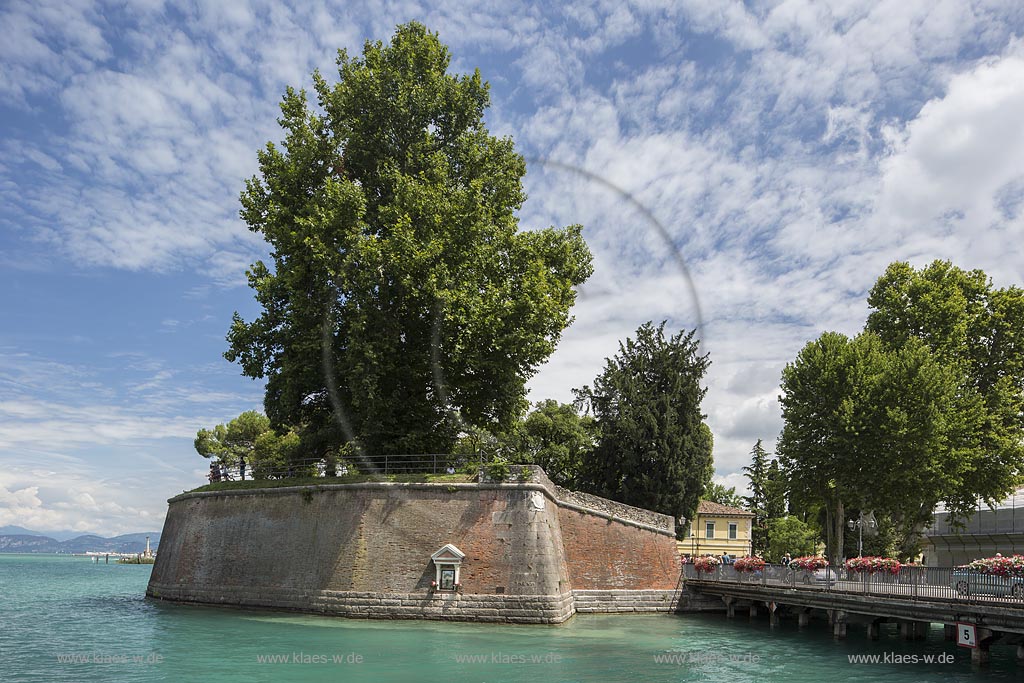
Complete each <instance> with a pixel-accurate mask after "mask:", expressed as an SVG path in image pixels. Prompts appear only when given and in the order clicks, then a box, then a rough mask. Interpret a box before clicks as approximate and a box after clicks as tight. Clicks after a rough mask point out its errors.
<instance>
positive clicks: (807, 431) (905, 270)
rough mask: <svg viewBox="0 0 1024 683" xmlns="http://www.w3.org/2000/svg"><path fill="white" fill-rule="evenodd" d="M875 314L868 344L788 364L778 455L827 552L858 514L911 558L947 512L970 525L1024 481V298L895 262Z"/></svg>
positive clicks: (947, 267) (842, 346) (933, 268)
mask: <svg viewBox="0 0 1024 683" xmlns="http://www.w3.org/2000/svg"><path fill="white" fill-rule="evenodd" d="M868 304H869V305H870V306H871V308H872V311H871V313H870V315H869V316H868V320H867V325H866V328H867V329H866V331H865V332H864V333H863V334H861V335H860V336H858V337H857V338H855V339H853V340H850V339H847V338H846V337H844V336H842V335H837V334H834V333H827V334H824V335H822V336H821V337H820V338H819V339H818V340H816V341H815V342H812V343H810V344H808V345H807V347H805V348H804V350H803V351H801V353H800V356H798V358H797V360H796V361H795V362H794V363H793V364H791V365H790V366H787V368H786V370H785V372H784V373H783V385H782V388H783V392H784V394H785V395H784V396H783V398H782V404H783V418H784V419H785V421H786V425H785V427H784V429H783V433H782V435H781V437H780V440H779V447H778V451H779V454H780V459H781V461H782V464H783V467H784V469H785V470H786V474H787V476H788V479H789V482H790V487H791V493H792V495H793V497H795V498H797V499H799V500H801V501H817V502H819V503H821V504H822V505H823V506H824V510H825V514H826V519H825V526H826V529H827V530H828V532H827V534H826V536H827V538H828V545H829V549H830V553H837V552H841V549H842V548H843V546H844V543H843V536H844V532H843V527H844V522H845V520H846V517H848V514H846V513H845V507H847V506H852V507H854V508H858V509H861V508H862V509H871V510H874V511H875V512H876V513H877V514H878V515H879V518H880V519H885V520H886V523H887V524H891V525H892V534H893V537H894V538H895V539H896V541H895V545H896V549H895V550H893V553H892V554H897V555H899V556H901V557H910V556H912V555H913V554H914V551H915V549H916V547H917V545H918V541H919V538H920V533H921V530H922V529H923V528H924V526H925V525H926V524H927V522H928V521H929V520H930V519H931V516H932V512H933V510H934V509H935V506H936V505H937V504H938V503H940V502H941V503H943V504H944V505H945V507H946V509H947V510H948V511H950V512H951V513H953V515H954V516H956V515H959V516H964V515H969V514H971V512H973V511H974V510H975V509H976V506H977V502H978V499H979V498H981V499H983V500H985V501H987V502H990V503H991V502H995V501H997V500H999V499H1001V498H1003V497H1005V496H1006V495H1008V494H1009V493H1010V492H1012V491H1013V490H1014V488H1015V487H1016V486H1017V485H1018V484H1019V483H1020V482H1021V480H1022V466H1024V421H1022V415H1024V290H1021V289H1019V288H1017V287H1010V288H1006V289H995V288H994V287H993V286H992V284H991V282H990V281H989V279H988V278H987V276H986V275H985V274H984V273H983V272H982V271H979V270H975V271H970V272H968V271H963V270H961V269H959V268H957V267H956V266H953V265H952V264H951V263H949V262H945V261H936V262H934V263H932V264H931V265H929V266H927V267H925V268H923V269H921V270H920V271H917V270H914V269H913V268H912V267H910V266H909V265H908V264H906V263H893V264H892V265H890V266H889V268H888V269H887V270H886V272H885V274H883V275H882V277H881V278H879V280H878V282H877V283H876V284H875V286H874V287H873V288H872V290H871V292H870V294H869V296H868ZM879 542H881V541H879ZM847 547H848V544H847Z"/></svg>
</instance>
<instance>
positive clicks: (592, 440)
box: [503, 399, 597, 488]
mask: <svg viewBox="0 0 1024 683" xmlns="http://www.w3.org/2000/svg"><path fill="white" fill-rule="evenodd" d="M596 437H597V427H596V425H595V423H594V419H593V418H592V417H590V416H589V415H580V414H579V413H578V412H577V411H576V408H575V407H574V406H573V405H571V404H565V403H559V402H558V401H554V400H551V399H548V400H546V401H541V402H539V403H538V404H537V406H536V407H535V408H534V409H533V410H532V411H530V413H529V414H528V415H527V416H526V419H524V420H523V421H522V422H520V423H518V424H516V425H515V427H514V428H513V429H512V430H511V431H510V432H509V433H508V435H506V436H505V437H504V439H503V440H504V442H505V443H506V444H507V450H508V451H509V452H510V453H511V454H513V455H512V458H513V460H514V461H515V462H520V463H524V464H527V463H529V464H534V465H540V466H541V467H543V468H544V471H545V472H546V473H547V475H548V477H549V478H550V479H551V481H553V482H554V483H556V484H558V485H560V486H566V487H570V488H573V487H577V486H578V485H579V479H580V470H581V468H582V466H583V460H584V458H585V457H587V454H588V453H589V452H590V451H591V450H593V448H594V446H595V444H596Z"/></svg>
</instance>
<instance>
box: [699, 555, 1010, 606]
mask: <svg viewBox="0 0 1024 683" xmlns="http://www.w3.org/2000/svg"><path fill="white" fill-rule="evenodd" d="M683 578H684V580H686V581H695V582H715V583H735V584H746V585H761V586H766V587H767V586H772V587H779V588H791V589H796V590H806V591H823V592H835V593H847V594H849V593H853V594H857V593H860V594H871V595H878V596H885V597H894V598H904V599H911V600H950V601H959V602H985V603H992V602H998V603H1006V604H1007V605H1010V606H1020V607H1024V577H1015V576H1007V577H1003V576H995V575H991V574H981V573H978V572H972V571H969V570H967V569H966V568H964V567H917V566H909V567H901V568H900V570H899V572H897V573H895V574H894V573H889V572H875V573H873V574H872V573H866V572H865V573H861V572H853V571H848V570H847V569H846V568H844V567H838V568H837V567H827V568H825V569H819V570H817V571H804V570H799V569H793V568H790V567H788V566H785V565H778V564H775V565H767V566H766V567H765V568H764V569H763V570H761V571H758V572H752V573H748V572H740V571H737V570H736V569H735V567H733V566H732V565H721V566H719V567H718V568H716V569H715V570H713V571H711V572H698V571H697V569H696V567H694V565H692V564H684V565H683Z"/></svg>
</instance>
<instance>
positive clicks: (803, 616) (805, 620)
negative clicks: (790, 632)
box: [796, 610, 811, 626]
mask: <svg viewBox="0 0 1024 683" xmlns="http://www.w3.org/2000/svg"><path fill="white" fill-rule="evenodd" d="M809 623H811V613H810V612H808V611H807V610H804V611H802V612H800V613H799V614H798V615H797V616H796V625H797V626H807V624H809Z"/></svg>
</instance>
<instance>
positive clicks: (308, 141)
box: [225, 23, 591, 455]
mask: <svg viewBox="0 0 1024 683" xmlns="http://www.w3.org/2000/svg"><path fill="white" fill-rule="evenodd" d="M449 62H450V56H449V53H448V50H447V48H446V47H445V46H444V45H443V44H441V42H440V41H439V40H438V38H437V36H436V35H434V34H432V33H430V32H428V31H427V30H426V29H425V28H424V27H423V26H421V25H419V24H416V23H411V24H406V25H403V26H399V27H398V29H397V31H396V33H395V35H394V37H393V38H392V40H391V42H390V44H388V45H384V44H382V43H380V42H377V43H370V42H367V43H366V45H365V47H364V49H363V53H362V57H356V58H352V57H349V56H348V55H347V54H346V53H345V52H344V51H341V52H340V53H339V57H338V75H339V79H338V81H337V82H336V83H333V84H332V83H328V82H327V80H326V79H324V78H323V77H322V76H321V75H320V74H319V73H314V75H313V86H314V90H315V93H316V100H317V106H315V107H313V106H311V105H310V103H309V102H308V101H307V97H306V93H305V92H304V91H296V90H294V89H291V88H289V89H288V90H287V93H286V95H285V97H284V100H283V102H282V104H281V112H282V116H281V118H280V119H279V122H280V124H281V126H282V127H283V129H284V131H285V139H284V143H283V145H281V146H280V147H279V146H277V145H275V144H273V143H269V144H268V145H267V146H266V148H265V149H264V150H262V151H261V152H260V154H259V165H260V172H259V174H258V175H257V176H255V177H253V178H252V179H250V180H249V181H248V182H247V184H246V189H245V191H244V192H243V193H242V197H241V199H242V207H243V208H242V212H241V215H242V218H243V219H244V220H245V222H246V223H247V224H248V226H249V228H250V229H251V230H253V231H254V232H257V233H259V234H261V235H262V236H263V237H264V238H265V239H266V240H267V242H268V243H269V244H270V247H271V256H272V258H273V265H272V267H268V266H267V265H265V264H264V263H262V262H257V263H255V264H254V265H253V266H252V268H251V270H250V271H249V273H248V275H249V284H250V286H251V287H252V288H253V289H254V290H255V295H256V299H257V301H258V302H259V303H260V304H261V305H262V307H263V313H262V314H261V315H260V316H259V317H258V318H257V319H255V320H253V321H252V322H246V321H244V320H242V318H241V317H240V316H238V315H237V314H236V315H235V319H234V323H233V325H232V327H231V330H230V332H229V333H228V341H229V344H230V348H229V350H228V351H227V353H226V354H225V356H226V357H227V358H228V359H229V360H231V361H237V362H239V363H240V364H241V366H242V371H243V373H244V374H245V375H248V376H250V377H254V378H259V377H265V378H266V379H267V388H266V400H265V405H266V410H267V415H268V416H269V417H270V419H271V423H272V424H273V426H274V427H275V428H279V429H280V428H283V427H284V426H301V427H302V434H303V437H304V441H305V440H306V439H308V440H309V442H310V443H311V444H316V449H317V451H318V452H317V453H312V455H317V454H321V453H327V452H329V451H330V450H332V449H335V448H336V447H337V446H338V445H339V444H340V443H342V442H353V443H355V444H356V445H357V446H358V447H359V448H361V449H362V450H363V451H364V452H368V453H374V454H376V453H431V452H433V453H438V452H448V451H449V450H450V449H451V448H452V446H453V444H454V443H455V441H456V439H457V437H458V435H459V433H460V432H461V431H464V430H465V429H467V428H469V427H474V426H476V427H491V426H496V428H500V429H504V428H508V427H509V426H510V425H511V424H512V423H513V421H514V420H515V419H516V418H518V417H519V416H520V415H521V414H522V413H523V412H524V410H525V408H526V401H525V398H524V397H525V383H526V381H527V379H528V378H529V377H530V376H531V375H532V374H533V373H534V372H535V371H536V368H537V367H538V365H539V364H540V363H542V362H543V361H544V360H546V359H547V358H548V356H549V355H550V354H551V353H552V351H553V350H554V348H555V344H556V343H557V341H558V339H559V337H560V335H561V332H562V330H563V329H564V328H565V327H566V326H567V325H568V324H569V323H570V322H571V317H570V315H569V311H570V309H571V307H572V305H573V303H574V301H575V296H576V292H575V287H576V286H577V285H579V284H581V283H582V282H583V281H584V280H586V278H587V277H589V275H590V273H591V255H590V252H589V250H588V249H587V247H586V244H585V243H584V241H583V239H582V236H581V228H580V226H570V227H567V228H564V229H555V228H549V229H543V230H536V231H525V232H523V231H519V230H518V218H517V211H518V210H519V208H520V207H521V206H522V203H523V201H524V199H525V195H524V193H523V189H522V177H523V175H524V173H525V164H524V161H523V159H522V157H521V156H520V155H518V154H517V153H516V152H515V149H514V147H513V143H512V140H511V139H509V138H499V137H495V136H492V135H491V134H490V133H489V132H488V130H487V128H486V126H485V125H484V121H483V114H484V110H485V109H486V108H487V106H488V102H489V95H488V85H487V84H486V83H485V82H483V81H482V80H481V77H480V74H479V72H478V71H477V72H474V73H473V74H470V75H462V76H458V75H452V74H449V73H448V67H449Z"/></svg>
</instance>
